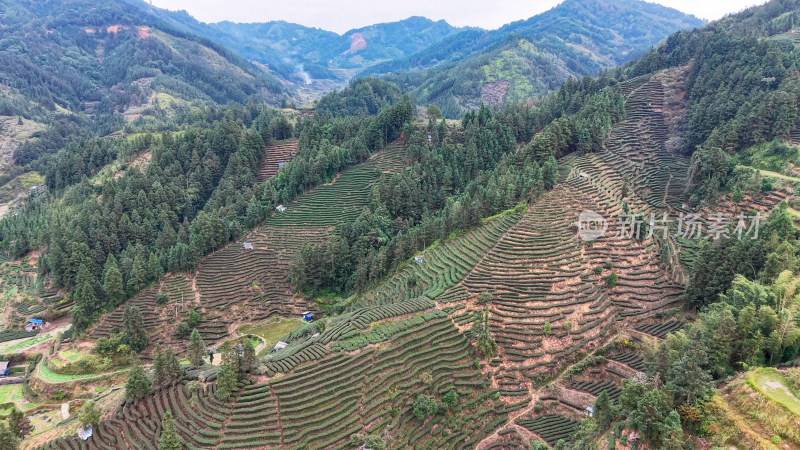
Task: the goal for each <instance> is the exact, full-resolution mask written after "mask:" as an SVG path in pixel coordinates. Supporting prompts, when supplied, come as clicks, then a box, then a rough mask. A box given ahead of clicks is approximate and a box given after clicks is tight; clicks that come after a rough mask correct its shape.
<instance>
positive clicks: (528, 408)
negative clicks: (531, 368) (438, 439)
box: [475, 333, 619, 450]
mask: <svg viewBox="0 0 800 450" xmlns="http://www.w3.org/2000/svg"><path fill="white" fill-rule="evenodd" d="M617 337H619V333H617V334H614V335H613V336H611V337H610V338H609V340H608V342H611V341H613V340H614V339H616V338H617ZM600 348H601V347H598V348H597V349H595V351H593V352H592V353H589V354H588V355H586V357H584V359H586V358H588V357H590V356H593V355H594V354H595V353H597V350H599V349H600ZM578 362H580V361H578ZM576 364H577V363H576ZM568 372H569V370H568V369H567V370H564V371H563V372H561V374H560V375H559V376H558V377H556V378H555V379H553V380H551V381H550V382H549V383H547V384H548V385H553V384H555V383H558V382H559V381H561V380H562V379H564V378H566V377H567V376H568V375H567V373H568ZM528 389H529V394H530V396H531V403H530V404H529V405H528V406H526V407H525V408H522V409H520V410H519V411H514V413H512V414H509V416H508V420H507V421H506V422H505V423H504V424H503V425H502V426H500V427H498V428H497V429H496V430H495V431H494V433H492V434H490V435H489V436H486V437H485V438H483V439H482V440H481V441H480V442H478V444H477V445H476V446H475V449H476V450H483V449H485V448H487V447H488V446H489V445H491V444H492V443H493V442H494V440H495V439H497V438H498V437H499V436H500V431H502V430H505V429H507V428H509V427H513V428H515V429H516V430H517V432H520V428H521V429H522V430H525V432H524V433H521V434H523V436H526V437H528V438H529V439H530V438H532V437H536V438H537V439H540V438H539V437H538V435H537V434H535V433H533V432H531V431H530V430H527V429H525V428H524V427H520V426H519V425H517V424H516V423H514V421H516V420H517V419H518V418H520V417H523V416H524V415H525V414H527V413H529V412H531V411H532V410H533V407H534V406H535V405H536V399H538V398H539V396H538V395H535V391H534V389H533V385H531V386H530V387H529V388H528Z"/></svg>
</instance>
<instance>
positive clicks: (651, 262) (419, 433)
mask: <svg viewBox="0 0 800 450" xmlns="http://www.w3.org/2000/svg"><path fill="white" fill-rule="evenodd" d="M678 75H680V74H678ZM676 78H678V79H680V76H676V74H675V73H672V74H663V73H657V74H655V75H653V76H652V77H640V78H635V79H633V80H630V81H628V82H625V83H623V84H621V85H620V86H619V89H620V90H621V92H623V94H624V96H625V109H626V119H625V120H624V121H622V122H620V123H618V124H616V125H615V126H614V127H613V128H612V130H611V132H610V133H609V135H608V138H607V141H606V146H605V149H604V150H603V151H601V152H598V153H592V154H585V155H571V156H568V157H566V158H563V159H562V160H561V161H560V171H559V172H560V173H561V179H560V182H559V183H558V184H557V185H556V187H555V188H554V189H552V190H551V191H549V192H547V193H546V194H544V195H543V196H542V197H541V198H539V199H538V200H537V201H535V202H534V203H532V204H531V205H528V206H527V207H519V208H516V209H514V210H510V211H507V212H506V213H504V214H501V215H499V216H497V217H494V218H491V219H490V220H486V221H485V222H484V223H483V224H482V225H481V226H480V227H477V228H475V229H472V230H469V231H466V232H464V233H461V234H459V235H457V236H455V237H452V238H451V239H448V240H446V241H444V242H442V243H440V244H438V245H436V246H433V247H432V248H429V249H427V250H426V251H425V252H423V253H420V254H418V255H417V258H415V260H412V261H409V262H408V264H407V265H406V266H402V267H401V268H400V269H399V270H398V271H396V272H395V273H394V274H393V275H392V276H391V277H389V278H388V279H387V280H385V281H384V282H383V283H381V284H380V285H378V286H377V287H375V288H374V289H371V290H369V291H368V292H365V293H359V294H357V295H355V296H354V297H353V298H351V299H349V300H350V301H349V304H348V307H347V309H346V312H345V313H343V314H340V315H338V316H334V317H331V318H330V319H329V321H328V322H327V324H326V327H325V328H324V329H323V330H320V332H319V333H316V334H314V335H312V336H308V335H307V336H304V337H299V338H293V339H290V342H289V346H288V347H286V348H284V349H281V350H278V351H276V352H272V353H270V354H269V356H268V358H267V359H265V360H264V361H262V364H263V366H262V368H263V372H264V375H261V376H259V377H258V378H257V379H256V380H255V381H254V384H250V385H248V386H246V387H244V388H243V389H242V390H241V391H240V392H239V393H238V394H237V395H236V396H235V397H234V399H233V400H232V401H230V402H225V403H223V402H219V401H216V400H214V398H215V397H214V396H212V395H210V392H203V393H200V394H196V395H195V396H194V398H193V399H192V400H189V397H190V396H189V394H188V392H187V391H186V389H185V388H184V387H183V386H179V387H177V388H175V389H172V390H169V391H162V392H159V393H158V394H157V395H156V397H155V398H151V399H148V400H147V402H146V403H143V404H138V405H133V406H127V407H126V408H124V409H123V410H122V411H121V412H119V413H117V414H116V415H115V416H114V417H113V418H112V419H110V420H108V421H106V422H104V423H103V425H102V426H101V427H100V428H98V430H97V433H98V439H97V440H96V441H94V442H96V443H101V444H104V445H105V447H104V446H103V445H100V444H90V445H89V448H108V447H115V446H120V445H122V441H114V440H113V439H115V438H114V437H116V439H124V440H126V444H125V445H129V446H131V447H137V448H138V446H139V444H141V446H143V447H144V448H147V446H148V444H146V442H152V441H148V439H151V440H152V439H153V438H154V437H155V436H158V433H159V427H160V418H161V417H162V415H163V413H164V411H166V410H167V409H171V408H176V409H178V410H179V411H187V410H189V408H188V407H187V406H186V404H187V402H188V403H189V404H191V405H193V407H196V408H198V409H199V410H200V411H198V415H199V417H202V418H203V419H202V420H200V419H194V418H189V419H186V421H185V422H182V423H184V424H189V425H184V428H181V429H180V430H179V433H180V434H181V435H182V436H183V437H184V439H185V440H186V442H187V443H190V444H191V445H192V446H194V447H196V448H270V447H280V448H341V447H344V446H346V443H347V441H348V439H349V438H350V437H351V436H352V435H354V434H355V433H364V432H366V433H369V434H381V435H382V436H383V437H384V438H385V439H386V441H387V443H388V445H389V447H390V448H405V447H409V446H413V447H420V448H474V447H478V448H503V445H505V444H504V443H506V442H508V443H511V442H516V441H517V438H516V437H515V436H520V435H521V436H526V437H530V436H536V437H539V438H541V439H543V440H544V441H546V442H548V443H549V444H551V445H554V444H555V443H556V442H557V441H558V440H560V439H566V440H569V439H570V438H571V437H572V436H573V435H574V432H575V430H576V429H577V426H578V424H579V422H580V420H581V417H582V416H583V415H584V414H585V408H586V407H587V406H589V405H591V404H592V402H593V401H594V399H595V398H596V397H597V396H598V395H600V393H602V392H603V391H606V392H608V393H609V396H610V397H611V399H612V401H616V400H617V398H618V397H619V394H620V389H621V384H622V380H623V379H624V378H629V377H633V376H635V375H636V374H637V372H640V371H642V370H643V368H644V363H643V359H642V356H641V355H640V354H637V353H635V352H634V351H632V350H631V348H630V347H629V346H628V339H629V338H630V339H632V340H634V341H635V340H645V339H663V338H664V337H665V336H666V334H667V333H669V332H672V331H675V330H677V329H680V328H681V327H682V326H683V325H684V324H685V319H684V317H683V313H682V311H681V310H680V306H681V305H682V299H681V296H680V295H681V293H682V286H681V282H682V278H681V276H680V275H681V273H680V267H681V264H679V262H681V263H683V262H684V261H690V260H691V258H690V255H691V252H692V251H693V247H692V243H691V241H688V240H678V239H675V238H674V237H671V236H670V237H667V238H662V237H659V233H658V232H655V233H654V235H652V236H651V235H649V234H648V233H647V229H646V228H643V229H642V230H641V233H640V234H639V235H638V236H633V235H631V234H630V233H625V232H624V231H625V229H624V227H621V226H620V224H619V222H618V219H619V218H620V217H621V215H622V214H625V213H633V214H638V215H639V218H640V219H641V220H642V221H643V222H644V223H646V222H647V221H648V217H649V215H650V214H651V213H652V214H657V215H661V214H664V213H667V214H670V215H673V217H674V216H676V215H677V214H679V213H686V212H688V207H687V206H686V205H685V203H686V201H685V198H684V192H683V191H684V188H685V185H686V175H685V174H686V169H687V164H688V161H687V160H686V159H685V158H684V157H682V156H680V155H679V154H677V153H674V152H673V151H672V150H671V144H670V143H669V142H668V137H669V135H670V134H671V133H672V132H673V131H672V129H671V128H670V127H672V126H674V123H673V120H672V118H670V117H671V114H674V108H675V105H667V104H665V95H666V94H665V92H672V91H674V90H675V89H676V86H674V85H670V84H669V83H670V81H669V80H674V79H676ZM678 88H679V87H678ZM670 108H673V109H670ZM667 110H669V111H667ZM404 158H405V149H404V147H403V146H402V145H399V144H398V143H395V144H392V145H390V146H389V147H387V148H386V149H385V150H383V151H381V152H379V153H378V154H376V155H375V156H374V157H373V158H372V159H370V160H369V161H367V162H365V163H363V164H361V165H359V166H357V167H354V168H351V169H350V170H347V171H345V172H343V173H342V174H341V175H340V176H338V177H337V178H336V179H335V180H334V181H333V182H332V183H330V184H327V185H323V186H319V187H318V188H316V189H313V190H311V191H309V192H307V193H305V194H303V195H301V196H300V197H299V198H298V199H297V200H296V201H294V202H292V203H291V204H289V205H285V206H286V210H284V211H281V212H276V213H275V214H274V215H273V216H272V217H271V218H269V219H268V220H267V221H266V222H265V223H264V224H263V225H262V226H260V227H259V228H258V229H256V230H253V231H252V232H250V233H249V234H248V235H247V236H246V237H245V238H244V239H243V240H242V241H241V242H238V243H235V244H232V245H230V246H227V247H225V248H223V249H221V250H219V251H217V252H216V253H214V254H212V255H210V256H208V257H207V258H205V259H204V260H203V262H202V263H201V264H200V267H199V268H198V271H197V273H196V275H195V276H194V277H193V278H187V277H181V276H171V277H167V278H166V279H164V280H163V281H162V283H161V285H160V286H158V287H157V288H154V289H153V290H152V293H151V294H152V295H155V292H156V290H160V291H161V292H165V293H167V295H168V297H169V302H168V303H167V305H166V306H164V307H163V311H161V312H160V313H158V314H160V316H159V317H160V318H161V319H162V320H164V321H166V320H167V318H169V317H170V316H169V314H170V311H172V310H171V309H170V308H173V309H175V308H179V307H180V306H181V303H182V302H184V301H186V299H187V298H189V299H190V300H189V302H191V303H192V304H195V305H197V306H198V307H200V308H201V310H202V311H203V313H204V314H203V319H202V321H201V323H200V325H199V327H198V329H199V330H200V331H201V333H202V334H203V337H204V338H206V339H207V340H218V339H222V338H224V337H226V335H227V332H228V330H229V329H230V327H231V324H232V322H234V321H236V320H240V319H241V320H257V319H263V318H267V317H270V316H272V315H287V314H296V313H298V312H300V311H301V310H303V309H306V308H309V306H308V305H307V304H306V303H304V302H303V301H301V300H298V299H297V298H295V297H293V295H292V292H291V289H290V286H289V285H288V284H287V282H286V280H287V276H286V275H287V273H288V266H289V261H290V259H291V257H292V255H293V254H294V253H295V252H296V251H298V250H299V249H301V248H302V247H303V246H304V245H306V244H307V243H312V244H313V243H320V242H323V240H324V238H325V236H326V235H327V233H328V232H329V231H330V230H331V229H332V227H334V226H335V225H336V224H338V223H340V222H341V221H343V220H353V219H355V218H356V217H357V216H358V214H359V213H360V212H361V210H362V208H363V207H364V206H365V205H367V203H368V201H369V195H370V192H371V188H372V186H374V183H375V182H376V180H377V179H378V177H379V176H380V174H381V173H392V172H396V171H399V170H402V168H403V167H404V163H405V160H404ZM785 196H786V194H785V193H781V192H769V193H764V194H760V195H758V196H757V197H752V196H745V198H744V200H743V201H742V202H740V203H738V204H733V203H731V202H730V201H729V200H728V199H724V200H723V201H721V202H719V203H717V204H715V205H713V206H712V207H710V208H709V209H708V210H703V211H701V213H702V214H705V215H708V214H711V213H712V212H713V211H723V210H724V211H727V210H728V209H732V210H736V211H749V210H750V209H756V210H758V211H762V212H764V213H766V212H768V211H769V210H770V209H771V208H772V207H774V206H775V204H776V203H777V202H779V201H780V200H781V199H783V198H785ZM586 210H589V211H594V212H596V213H598V214H600V215H601V216H603V217H605V218H607V219H608V220H609V225H610V226H609V228H608V230H607V232H606V233H605V235H603V236H601V237H599V238H597V239H595V240H593V241H591V242H585V241H584V240H583V239H581V237H580V235H579V233H578V227H577V225H576V222H578V220H579V217H580V213H581V212H582V211H586ZM654 231H655V230H654ZM668 231H669V232H670V233H673V232H674V228H670V229H669V230H668ZM245 242H248V243H250V244H252V249H248V248H245V247H244V246H243V244H244V243H245ZM664 246H670V247H669V248H670V251H666V252H665V251H663V250H662V249H663V247H664ZM248 247H249V246H248ZM670 269H671V270H670ZM612 280H613V281H612ZM484 292H486V293H489V294H490V296H491V300H490V301H489V302H488V305H487V306H486V307H487V309H488V314H489V328H490V332H491V334H492V336H493V337H494V339H495V340H496V342H497V344H498V347H499V348H498V353H497V355H496V356H494V357H493V358H491V359H490V360H489V361H487V363H486V364H476V359H479V355H478V353H477V352H476V350H475V348H474V346H472V345H471V343H470V339H471V338H472V331H471V328H472V324H473V322H475V320H476V319H477V318H478V317H479V313H480V312H481V311H482V310H483V309H484V306H483V305H480V304H478V301H477V299H478V297H479V295H480V294H482V293H484ZM151 294H148V295H151ZM179 298H180V299H181V300H180V302H179V300H178V299H179ZM136 301H138V302H140V303H141V304H142V305H143V306H147V305H148V304H149V303H148V302H149V301H150V300H149V297H147V298H144V297H143V298H137V299H136ZM113 317H115V316H114V314H112V315H111V316H109V318H107V319H106V322H108V324H106V325H103V327H102V329H103V330H107V329H109V327H110V326H113V321H112V318H113ZM146 320H147V321H148V324H151V321H150V319H149V318H146ZM156 322H158V321H156ZM152 326H153V327H155V326H157V323H155V324H152ZM100 329H101V327H98V331H99V330H100ZM617 338H619V339H617ZM619 342H625V344H619ZM614 343H616V344H614ZM589 356H591V357H589ZM579 362H581V363H582V364H580V365H577V366H576V363H579ZM584 362H586V363H585V364H584ZM576 367H577V368H576ZM451 388H452V389H454V390H455V391H456V392H457V394H458V398H459V401H458V403H457V405H456V406H454V407H452V408H451V409H450V411H449V412H447V413H446V414H444V415H436V414H434V415H432V416H431V417H430V418H428V419H426V420H419V419H417V418H415V417H414V416H413V414H412V408H413V403H414V399H415V398H416V397H417V395H418V394H426V395H431V396H433V397H434V398H436V399H439V398H441V396H443V395H444V394H445V393H447V392H449V390H450V389H451ZM211 389H212V390H213V388H211ZM541 405H544V407H543V408H541V407H537V406H541ZM173 413H174V414H175V412H174V411H173ZM178 414H180V413H178ZM179 417H180V416H179ZM181 420H184V419H181ZM194 425H196V427H195V426H194ZM195 429H196V430H198V431H197V432H195V433H194V434H191V431H190V430H195ZM512 435H513V436H512ZM120 436H121V438H120ZM95 445H96V447H95ZM509 445H511V444H509ZM51 446H52V447H51V448H72V447H70V444H69V443H68V442H67V441H65V440H60V441H56V442H55V443H53V444H51ZM45 448H48V447H45Z"/></svg>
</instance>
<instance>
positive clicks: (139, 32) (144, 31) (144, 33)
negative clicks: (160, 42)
mask: <svg viewBox="0 0 800 450" xmlns="http://www.w3.org/2000/svg"><path fill="white" fill-rule="evenodd" d="M136 37H137V38H138V39H147V38H149V37H150V27H136Z"/></svg>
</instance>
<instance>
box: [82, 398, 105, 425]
mask: <svg viewBox="0 0 800 450" xmlns="http://www.w3.org/2000/svg"><path fill="white" fill-rule="evenodd" d="M101 414H102V413H101V411H100V408H98V407H97V404H95V402H92V401H89V402H86V403H85V404H84V405H83V407H82V408H81V410H80V412H78V420H79V421H80V423H81V426H83V427H86V426H87V425H97V424H98V423H99V422H100V415H101Z"/></svg>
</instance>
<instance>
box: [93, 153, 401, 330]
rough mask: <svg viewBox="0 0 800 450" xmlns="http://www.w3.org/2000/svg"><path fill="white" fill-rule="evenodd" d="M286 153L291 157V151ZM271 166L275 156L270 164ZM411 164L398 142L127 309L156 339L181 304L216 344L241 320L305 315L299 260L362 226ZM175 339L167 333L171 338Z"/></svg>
mask: <svg viewBox="0 0 800 450" xmlns="http://www.w3.org/2000/svg"><path fill="white" fill-rule="evenodd" d="M282 142H283V144H282V145H284V146H285V148H284V149H288V148H292V147H291V146H296V141H294V143H292V141H282ZM276 145H277V144H276ZM285 151H286V153H284V154H288V152H289V150H285ZM274 154H278V153H277V152H275V153H273V155H274ZM278 157H280V156H278ZM270 158H271V156H270V152H269V149H268V153H267V159H266V160H265V164H268V160H269V159H270ZM404 159H405V146H404V145H402V144H400V143H399V142H397V143H393V144H390V145H389V146H387V147H386V148H385V149H384V150H382V151H380V152H378V153H376V154H375V155H374V156H373V157H372V158H371V159H369V160H368V161H366V162H364V163H363V164H360V165H358V166H355V167H353V168H350V169H348V170H346V171H344V172H343V173H341V174H340V175H339V176H338V177H337V178H336V179H335V180H334V181H333V182H332V183H329V184H326V185H322V186H319V187H317V188H315V189H312V190H310V191H308V192H306V193H305V194H302V195H301V196H300V197H298V198H297V199H296V200H295V201H294V202H292V203H291V204H289V205H285V206H286V210H285V211H276V212H275V214H274V215H273V216H272V217H271V218H269V219H268V220H267V221H266V222H265V223H264V224H263V225H262V226H260V227H259V228H256V229H255V230H253V231H251V232H250V233H248V234H247V235H246V236H245V237H244V238H243V239H241V240H240V241H238V242H235V243H233V244H230V245H228V246H226V247H224V248H222V249H220V250H218V251H216V252H214V253H212V254H210V255H208V256H207V257H205V258H204V259H203V260H202V261H201V263H200V265H199V266H198V269H197V271H196V273H195V274H194V275H193V276H192V277H188V278H187V277H184V276H182V275H177V276H169V277H166V278H165V279H164V280H162V282H161V283H160V285H159V286H157V287H155V288H152V289H149V290H147V291H144V292H142V293H140V294H139V295H137V296H136V297H134V298H133V299H131V300H130V301H128V302H127V304H136V305H139V306H140V307H141V309H142V311H146V317H145V325H146V326H147V328H148V330H150V331H151V332H152V331H156V330H157V329H158V327H159V326H161V325H164V327H163V329H164V330H167V331H169V330H168V329H171V328H174V326H170V323H172V325H174V324H175V318H176V317H175V311H176V307H175V306H174V302H179V301H180V305H179V308H178V309H179V311H186V310H187V309H188V308H190V307H198V308H200V310H201V312H203V313H204V314H203V320H202V321H201V323H200V326H199V327H198V331H200V333H201V334H202V335H203V338H204V339H210V340H217V339H220V338H222V337H225V336H226V335H227V327H228V325H229V324H230V323H231V322H232V321H234V320H249V321H255V320H261V319H266V318H268V317H271V316H273V315H276V314H279V315H283V316H286V315H297V314H299V313H300V312H302V311H304V310H306V309H308V308H309V305H308V304H306V303H305V302H303V301H302V300H301V299H294V298H293V294H292V290H291V287H290V286H289V283H288V271H289V263H290V261H291V258H292V256H293V255H294V253H295V252H296V251H298V250H300V249H302V248H303V246H305V245H306V244H308V243H319V242H322V241H323V240H324V239H325V237H326V236H327V234H328V232H329V231H330V230H331V229H332V228H333V227H334V226H335V225H336V224H338V223H340V222H342V221H343V220H352V219H355V217H357V216H358V214H360V213H361V210H362V208H363V207H364V206H366V205H367V203H368V201H369V196H370V192H371V190H372V186H373V184H374V183H375V182H377V180H378V177H379V176H380V174H382V173H392V172H395V171H398V170H401V169H402V168H403V166H404ZM245 242H249V243H251V244H252V249H248V248H245V247H244V245H243V244H244V243H245ZM159 291H160V292H164V293H166V294H167V296H168V297H169V299H170V300H169V303H168V304H167V305H165V306H163V307H158V308H156V307H155V294H156V293H157V292H159ZM123 312H124V305H123V306H121V307H119V308H117V309H116V310H115V311H114V312H112V313H111V314H109V315H108V316H106V317H105V318H103V320H101V322H100V324H99V325H98V326H97V327H96V330H95V332H94V333H93V335H95V336H97V337H106V336H108V335H109V334H110V333H111V331H112V330H113V329H114V328H115V327H116V328H120V325H121V320H122V313H123ZM172 331H174V330H172ZM171 335H172V333H170V332H168V333H167V336H166V337H165V338H167V337H169V336H171Z"/></svg>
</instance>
